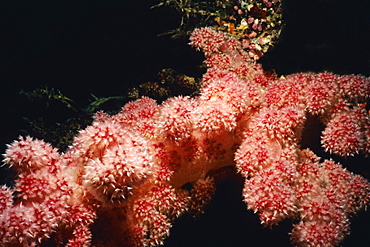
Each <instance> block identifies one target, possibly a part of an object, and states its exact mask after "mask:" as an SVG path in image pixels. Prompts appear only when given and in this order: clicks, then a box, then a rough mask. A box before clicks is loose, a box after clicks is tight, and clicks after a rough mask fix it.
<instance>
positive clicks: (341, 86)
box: [0, 28, 370, 246]
mask: <svg viewBox="0 0 370 247" xmlns="http://www.w3.org/2000/svg"><path fill="white" fill-rule="evenodd" d="M191 44H192V45H193V46H195V47H196V48H197V49H201V50H203V52H204V53H205V55H206V59H207V60H206V64H207V65H208V66H209V68H208V70H207V72H206V74H205V75H204V78H203V85H202V88H201V93H200V95H199V96H197V97H193V98H190V97H182V96H181V97H174V98H170V99H168V100H166V101H165V102H163V103H162V104H157V103H156V102H155V101H154V100H152V99H149V98H146V97H143V98H141V99H138V100H136V101H133V102H130V103H128V104H126V105H125V106H124V107H123V108H122V111H121V112H120V113H118V114H116V115H113V116H109V115H108V114H105V113H103V112H98V113H97V114H96V115H95V118H94V119H95V120H94V122H93V124H92V125H91V126H89V127H87V128H86V129H84V130H82V131H80V132H79V134H78V135H77V136H76V137H75V139H74V142H73V145H72V146H71V147H70V148H69V149H68V150H67V151H66V152H64V153H58V152H57V150H56V149H53V148H52V147H51V146H50V145H49V144H47V143H45V142H43V141H40V140H34V139H32V138H31V137H26V138H23V137H20V139H19V141H15V142H14V143H13V144H11V145H9V146H8V149H7V151H6V153H5V155H4V157H5V159H4V162H5V163H7V164H9V165H11V166H13V168H14V169H15V170H16V171H17V174H18V177H17V180H16V185H15V187H14V188H7V187H4V186H3V187H1V189H0V212H1V216H0V238H1V240H2V241H1V242H2V245H3V246H13V245H14V246H19V245H48V244H53V243H61V242H63V243H67V245H68V246H88V245H90V244H92V245H95V246H107V245H109V246H155V245H161V244H163V243H164V241H165V238H166V237H167V236H168V235H169V234H170V228H171V226H172V223H173V221H174V220H175V219H176V218H178V217H180V216H181V215H183V214H184V213H191V214H193V215H195V216H196V215H199V214H200V213H202V212H203V211H204V209H205V208H204V207H205V206H206V205H207V204H208V203H209V202H210V201H211V198H212V196H213V194H214V192H215V183H214V181H215V179H214V178H213V177H214V176H215V174H217V173H218V172H220V173H222V171H221V170H222V169H220V168H223V167H226V166H233V165H235V166H236V168H237V170H238V171H239V172H240V173H241V175H242V176H244V177H245V185H244V189H243V192H242V193H243V198H244V201H245V203H246V204H247V208H248V209H251V210H253V211H254V212H256V213H258V215H259V217H260V220H261V223H262V224H264V225H266V226H271V225H275V224H278V223H279V222H280V221H282V220H283V219H294V220H295V223H294V226H293V230H292V233H291V236H292V241H293V243H294V244H296V245H301V246H335V245H338V244H339V243H340V242H341V241H342V239H343V238H344V237H345V236H346V235H348V234H349V220H350V218H351V217H352V216H353V215H354V214H355V213H356V212H358V211H359V210H362V209H366V207H367V206H368V205H369V203H370V184H369V183H368V181H366V180H365V179H364V178H362V177H361V176H359V175H354V174H352V173H351V172H349V171H347V170H346V169H345V168H343V166H342V165H341V164H339V163H335V162H334V161H333V160H323V161H322V160H321V161H320V158H319V157H317V156H316V155H315V154H314V153H313V152H312V151H311V150H310V149H304V148H302V147H301V146H300V145H301V142H302V140H304V139H305V138H307V137H306V136H305V135H304V134H303V129H304V127H305V124H307V119H308V118H309V117H312V116H316V117H318V118H319V119H320V120H321V121H322V124H323V125H324V126H325V130H324V131H323V133H322V134H323V136H322V145H323V147H324V148H325V149H327V150H328V151H330V152H333V153H336V154H339V155H342V156H348V155H355V154H358V153H362V154H369V150H370V148H369V146H370V144H369V142H370V139H369V138H370V137H369V133H370V120H369V112H368V111H366V109H363V108H361V107H359V106H358V104H359V103H360V104H362V105H363V104H364V102H365V100H366V99H368V98H369V96H370V80H369V79H367V78H364V77H362V76H355V75H350V76H340V75H335V74H332V73H330V72H324V73H319V74H313V73H298V74H294V75H289V76H286V77H280V78H278V76H277V75H276V74H274V73H273V72H265V71H263V69H262V67H261V66H260V65H259V64H256V63H255V62H254V60H253V59H251V58H249V55H248V53H246V52H245V51H244V50H243V49H242V45H241V43H240V42H239V41H238V40H237V39H235V38H234V37H232V36H229V35H228V34H225V33H221V32H218V31H216V30H213V29H211V28H201V29H197V30H195V31H194V33H193V36H192V37H191Z"/></svg>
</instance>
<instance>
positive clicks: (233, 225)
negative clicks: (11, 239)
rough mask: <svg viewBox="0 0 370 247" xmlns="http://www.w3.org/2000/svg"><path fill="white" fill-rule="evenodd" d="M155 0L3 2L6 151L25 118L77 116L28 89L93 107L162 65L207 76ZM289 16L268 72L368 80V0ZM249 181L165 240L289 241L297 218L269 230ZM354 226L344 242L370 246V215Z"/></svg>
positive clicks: (297, 0)
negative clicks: (250, 201) (245, 197)
mask: <svg viewBox="0 0 370 247" xmlns="http://www.w3.org/2000/svg"><path fill="white" fill-rule="evenodd" d="M155 3H156V2H155V1H152V0H120V1H87V0H84V1H79V0H74V1H69V0H63V1H53V0H45V1H17V0H11V1H0V85H1V86H0V99H1V102H0V105H1V108H0V110H1V112H0V114H1V115H0V116H1V119H0V121H1V122H0V125H1V128H0V151H1V153H4V150H5V144H7V143H11V142H12V140H14V139H16V138H17V137H18V135H19V134H20V133H21V132H20V131H21V129H27V127H28V126H27V125H26V123H25V121H24V120H23V117H39V116H43V117H46V118H48V119H49V120H50V121H62V120H63V119H64V118H65V116H66V115H68V114H69V112H66V111H65V110H64V109H59V108H58V106H55V108H52V109H49V108H47V107H45V106H43V105H42V104H36V103H33V102H29V101H27V99H26V98H25V97H24V96H23V95H19V92H20V91H21V90H26V91H27V90H33V89H36V88H42V87H45V86H47V87H49V88H57V89H59V90H61V91H62V92H63V93H65V94H66V95H67V96H69V97H71V98H72V99H74V100H75V101H76V102H77V103H79V104H81V105H87V104H88V103H89V100H90V99H91V94H93V95H96V96H98V97H106V96H113V95H124V94H125V93H126V90H127V88H129V87H132V86H134V85H138V84H140V83H143V82H147V81H151V80H155V78H156V74H157V72H158V71H159V70H160V69H163V68H173V69H175V70H177V71H178V72H180V73H184V74H187V75H190V76H197V77H200V76H201V74H202V73H203V71H202V69H200V68H199V65H200V64H201V62H202V60H203V55H202V54H201V53H200V52H196V51H195V50H194V49H192V48H191V47H190V46H188V45H187V43H188V40H186V39H180V40H173V39H171V38H170V37H169V36H160V37H158V36H157V35H158V34H160V33H163V32H165V31H168V30H170V29H173V28H176V27H177V25H178V20H179V19H178V15H177V13H176V12H175V11H173V10H171V9H167V8H156V9H150V7H151V6H152V5H154V4H155ZM284 13H285V14H284V18H285V21H286V22H285V23H286V28H285V30H284V31H283V34H282V37H281V41H280V43H278V44H277V45H276V47H275V48H274V49H273V50H272V51H271V52H269V53H268V54H267V55H266V56H265V57H264V58H262V59H261V62H262V63H263V65H264V67H265V68H266V69H275V70H276V71H277V73H279V74H289V73H294V72H301V71H314V72H320V71H324V70H327V71H333V72H335V73H338V74H351V73H355V74H362V75H366V76H370V47H369V44H370V36H369V32H370V3H369V1H365V0H356V1H354V0H336V1H335V0H310V1H307V0H304V1H303V0H287V1H286V2H285V5H284ZM49 107H53V106H52V105H51V106H49ZM45 114H46V116H45ZM1 172H3V171H2V170H1ZM241 186H242V180H241V178H240V177H238V176H235V177H233V178H231V179H230V180H228V181H224V182H223V184H221V185H220V186H219V189H218V193H217V194H216V196H215V199H214V200H213V202H212V204H211V206H210V207H209V208H208V211H207V213H206V214H204V215H203V216H201V217H200V219H198V220H196V221H193V220H192V219H190V218H187V217H184V218H183V219H181V220H179V221H178V222H176V224H175V227H174V228H173V230H172V233H171V237H170V238H169V239H168V240H167V241H166V246H205V247H207V246H290V243H289V236H288V234H287V232H288V231H290V228H291V226H290V223H289V222H282V224H280V226H279V227H273V230H270V229H266V228H262V226H261V225H260V224H259V221H258V218H257V217H256V216H255V215H253V213H252V212H250V211H247V210H245V205H244V204H243V202H242V201H241ZM352 222H353V223H352V233H351V235H350V236H349V237H348V238H347V239H346V241H345V242H344V244H343V246H370V237H369V235H370V229H369V223H370V217H369V213H362V214H360V216H359V217H355V218H354V219H353V220H352Z"/></svg>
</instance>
